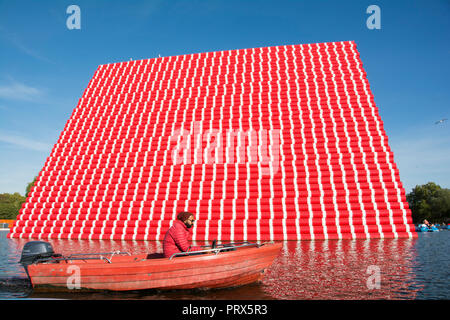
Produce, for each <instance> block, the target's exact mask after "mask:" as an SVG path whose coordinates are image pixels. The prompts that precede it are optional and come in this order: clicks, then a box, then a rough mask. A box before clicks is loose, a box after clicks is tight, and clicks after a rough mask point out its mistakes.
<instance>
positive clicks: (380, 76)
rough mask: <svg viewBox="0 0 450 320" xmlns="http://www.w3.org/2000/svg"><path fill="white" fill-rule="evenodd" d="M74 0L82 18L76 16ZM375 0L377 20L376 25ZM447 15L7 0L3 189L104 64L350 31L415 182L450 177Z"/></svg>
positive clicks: (0, 131)
mask: <svg viewBox="0 0 450 320" xmlns="http://www.w3.org/2000/svg"><path fill="white" fill-rule="evenodd" d="M71 4H75V5H78V6H79V7H80V9H81V29H80V30H69V29H68V28H67V26H66V20H67V18H68V17H69V16H70V14H67V13H66V9H67V7H68V6H69V5H71ZM372 4H375V5H378V6H379V7H380V9H381V29H379V30H370V29H368V28H367V26H366V20H367V18H368V17H369V16H370V14H367V13H366V9H367V7H368V6H369V5H372ZM449 18H450V2H449V1H244V0H240V1H230V0H227V1H189V0H186V1H136V0H134V1H93V0H89V1H79V0H74V1H20V0H17V1H9V0H7V1H0V193H3V192H11V193H12V192H19V193H21V194H24V193H25V187H26V185H27V183H28V182H30V181H31V180H32V179H33V177H34V176H36V175H37V174H38V173H39V171H40V170H41V168H42V167H43V165H44V163H45V160H46V158H47V157H48V155H49V154H50V151H51V148H52V147H53V145H54V144H55V143H56V141H57V140H58V137H59V135H60V133H61V131H62V129H63V128H64V125H65V124H66V122H67V120H68V119H69V117H70V115H71V113H72V111H73V109H74V108H75V107H76V104H77V101H78V99H79V98H80V97H81V95H82V94H83V91H84V89H85V88H86V86H87V84H88V82H89V80H90V79H91V77H92V75H93V73H94V72H95V70H96V68H97V66H98V65H100V64H105V63H111V62H120V61H127V60H129V59H130V58H132V59H133V60H138V59H148V58H154V57H157V56H158V54H160V55H161V56H171V55H180V54H190V53H197V52H208V51H218V50H230V49H243V48H252V47H262V46H275V45H287V44H303V43H316V42H329V41H344V40H354V41H356V43H357V45H358V50H359V52H360V54H361V59H362V61H363V64H364V68H365V70H366V72H367V74H368V78H369V82H370V84H371V89H372V92H373V94H374V96H375V102H376V104H377V106H378V108H379V112H380V115H381V118H382V120H383V122H384V126H385V130H386V132H387V134H388V136H389V144H390V146H391V148H392V149H393V151H394V156H395V161H396V163H397V165H398V167H399V169H400V177H401V180H402V182H403V184H404V186H405V189H406V192H409V191H411V188H413V187H414V186H415V185H417V184H424V183H426V182H428V181H434V182H436V183H438V184H440V185H441V186H442V187H446V188H450V106H449V101H450V99H449V98H450V93H449V92H450V91H449V81H448V75H449V74H450V68H449V67H450V62H449V61H450V59H449V58H450V56H449V55H450V41H449V40H450V19H449ZM442 118H449V121H447V122H444V123H442V124H439V125H436V124H435V121H437V120H439V119H442Z"/></svg>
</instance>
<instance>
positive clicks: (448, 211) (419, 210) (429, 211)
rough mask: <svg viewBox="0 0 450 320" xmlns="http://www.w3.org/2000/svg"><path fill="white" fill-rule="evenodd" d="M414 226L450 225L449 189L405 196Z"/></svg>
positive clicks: (1, 199)
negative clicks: (428, 224)
mask: <svg viewBox="0 0 450 320" xmlns="http://www.w3.org/2000/svg"><path fill="white" fill-rule="evenodd" d="M36 178H37V177H35V178H34V180H33V181H32V182H30V183H29V184H28V185H27V187H26V189H25V196H22V195H21V194H20V193H18V192H16V193H12V194H11V193H1V194H0V219H12V220H14V219H16V217H17V215H18V214H19V211H20V208H21V207H22V204H23V203H25V201H26V199H27V197H26V196H27V195H28V193H29V192H30V190H31V188H32V187H33V186H34V183H35V181H36ZM406 200H407V201H408V204H409V207H410V209H411V213H412V219H413V223H414V224H418V223H422V222H423V220H424V219H427V220H428V221H429V222H431V223H442V222H445V223H447V224H448V223H450V189H446V188H441V187H440V186H439V185H437V184H435V183H434V182H428V183H427V184H423V185H417V186H415V188H413V189H412V191H411V192H410V193H408V194H407V195H406Z"/></svg>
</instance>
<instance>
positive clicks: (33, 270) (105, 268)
mask: <svg viewBox="0 0 450 320" xmlns="http://www.w3.org/2000/svg"><path fill="white" fill-rule="evenodd" d="M281 245H282V244H281V243H262V244H257V243H250V242H241V243H229V244H219V245H216V244H215V242H213V245H212V246H211V247H208V248H205V249H204V250H200V251H193V252H187V253H184V252H182V253H176V254H174V255H173V256H171V257H170V258H164V257H162V255H161V254H151V255H147V254H138V255H129V254H128V253H126V252H108V253H95V254H72V255H70V256H67V257H65V256H62V255H60V254H55V253H54V252H53V248H52V247H51V245H50V244H49V243H48V242H44V241H31V242H28V243H27V244H25V246H24V249H23V251H22V258H21V263H22V264H23V266H24V268H25V270H26V272H27V274H28V276H29V278H30V280H31V283H32V286H33V288H34V289H35V290H52V291H73V290H114V291H125V290H144V289H193V288H205V289H209V288H226V287H235V286H241V285H245V284H249V283H252V282H256V281H259V280H261V279H262V277H263V276H264V272H265V271H266V269H267V268H268V267H269V266H270V265H271V264H272V263H273V261H274V259H275V258H276V257H277V255H278V252H279V251H280V248H281Z"/></svg>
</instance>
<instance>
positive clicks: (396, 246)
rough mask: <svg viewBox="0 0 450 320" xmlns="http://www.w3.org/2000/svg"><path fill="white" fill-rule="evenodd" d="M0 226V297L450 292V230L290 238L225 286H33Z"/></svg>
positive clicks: (61, 249)
mask: <svg viewBox="0 0 450 320" xmlns="http://www.w3.org/2000/svg"><path fill="white" fill-rule="evenodd" d="M6 235H7V231H0V299H19V298H31V299H33V298H39V299H41V298H50V299H89V300H93V299H152V300H156V299H164V300H171V299H195V300H202V299H208V300H215V299H218V300H228V299H229V300H236V299H243V300H253V299H257V300H265V299H270V300H278V299H288V300H310V299H314V300H322V299H327V300H330V299H342V300H354V299H358V300H360V299H407V300H410V299H421V300H429V299H433V300H434V299H439V300H440V299H449V298H450V285H449V281H450V268H449V267H450V251H449V250H448V245H449V244H450V231H448V230H442V231H440V232H433V233H419V237H418V238H417V239H380V240H379V239H371V240H328V241H327V240H320V241H318V240H315V241H299V242H295V241H286V242H284V245H283V249H282V251H281V252H280V254H279V256H278V257H277V258H276V260H275V262H274V264H273V265H272V266H271V267H270V268H269V270H268V271H267V273H266V277H265V278H264V279H263V281H262V282H261V283H257V284H252V285H247V286H243V287H239V288H232V289H221V290H207V291H199V290H183V291H156V290H145V291H135V292H126V293H123V292H96V293H33V291H32V289H31V288H30V286H29V282H28V279H27V278H26V274H25V271H24V270H23V268H22V266H21V265H20V264H19V263H18V261H19V259H20V254H21V251H22V247H23V245H24V244H25V243H26V242H27V241H28V240H23V239H7V238H6ZM50 242H51V243H52V245H53V248H54V250H55V252H58V253H62V254H69V253H77V252H108V251H116V250H120V251H128V252H130V253H131V254H136V253H145V252H157V251H162V246H161V243H160V242H155V241H148V242H147V241H135V242H134V241H104V240H102V241H99V240H95V241H88V240H52V241H50Z"/></svg>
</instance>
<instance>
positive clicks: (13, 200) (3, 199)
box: [0, 177, 37, 219]
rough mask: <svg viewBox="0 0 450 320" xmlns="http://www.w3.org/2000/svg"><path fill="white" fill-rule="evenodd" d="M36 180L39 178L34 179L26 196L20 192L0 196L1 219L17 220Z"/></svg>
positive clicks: (28, 187)
mask: <svg viewBox="0 0 450 320" xmlns="http://www.w3.org/2000/svg"><path fill="white" fill-rule="evenodd" d="M36 179H37V177H34V180H33V181H32V182H30V183H29V184H28V185H27V187H26V188H25V196H22V195H21V194H20V193H18V192H16V193H2V194H0V219H16V217H17V215H18V214H19V212H20V209H21V208H22V204H23V203H25V201H26V200H27V196H28V194H29V193H30V190H31V188H32V187H33V186H34V183H35V182H36Z"/></svg>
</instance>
